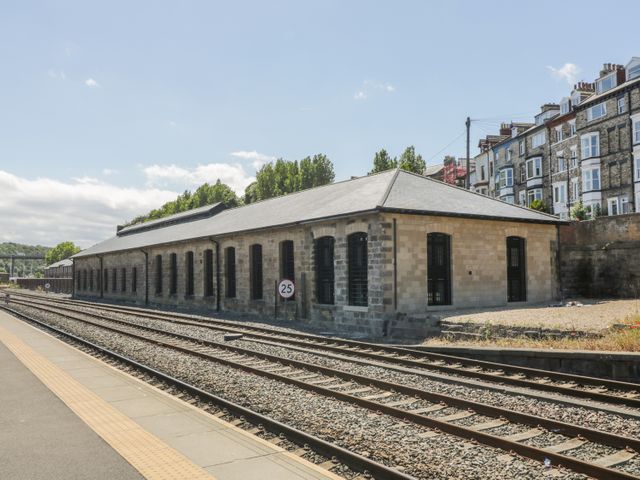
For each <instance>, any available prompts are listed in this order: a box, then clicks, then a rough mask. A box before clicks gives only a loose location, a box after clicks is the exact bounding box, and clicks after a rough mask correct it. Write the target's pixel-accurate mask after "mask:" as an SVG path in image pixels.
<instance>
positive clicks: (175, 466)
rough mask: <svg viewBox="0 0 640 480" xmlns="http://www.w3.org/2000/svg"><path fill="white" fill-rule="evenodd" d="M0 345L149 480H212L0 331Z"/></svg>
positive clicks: (6, 332)
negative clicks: (9, 351) (0, 343)
mask: <svg viewBox="0 0 640 480" xmlns="http://www.w3.org/2000/svg"><path fill="white" fill-rule="evenodd" d="M0 341H2V343H4V344H5V345H6V346H7V348H8V349H9V350H11V352H13V354H14V355H15V356H16V357H17V358H18V359H19V360H20V362H22V363H23V364H24V365H25V366H26V367H27V368H28V369H29V370H30V371H31V372H32V373H33V374H34V375H35V376H36V377H37V378H38V379H40V381H41V382H42V383H44V384H45V385H46V386H47V387H48V388H49V390H51V391H52V392H53V393H54V394H55V395H56V396H57V397H58V398H60V400H62V401H63V402H64V403H65V404H66V405H67V406H68V407H69V408H70V409H71V410H72V411H73V412H74V413H75V414H76V415H77V416H78V417H80V419H81V420H82V421H84V423H86V424H87V425H88V426H89V427H90V428H91V429H92V430H93V431H94V432H96V433H97V434H98V435H99V436H100V437H102V438H103V439H104V441H105V442H107V443H108V444H109V445H111V447H112V448H113V449H114V450H116V451H117V452H118V453H119V454H120V455H121V456H122V457H123V458H124V459H125V460H126V461H127V462H129V463H130V464H131V465H132V466H133V467H134V468H135V469H136V470H138V471H139V472H140V474H141V475H142V476H144V477H145V478H147V479H149V480H199V479H203V480H204V479H206V480H212V479H214V478H215V477H213V476H212V475H211V474H209V473H207V472H206V471H205V470H203V469H202V468H200V467H199V466H197V465H195V464H194V463H192V462H191V461H190V460H189V459H187V458H186V457H184V456H183V455H181V454H180V453H179V452H177V451H176V450H174V449H173V448H171V447H169V446H168V445H167V444H165V443H164V442H162V441H161V440H159V439H158V438H157V437H155V436H154V435H152V434H150V433H149V432H147V431H146V430H144V429H143V428H142V427H140V425H138V424H137V423H136V422H134V421H133V420H131V419H130V418H129V417H127V416H125V415H123V414H122V413H120V412H119V411H118V410H116V409H115V408H113V407H112V406H111V405H109V404H108V403H107V402H105V401H104V400H102V399H101V398H100V397H98V396H97V395H96V394H95V393H93V392H91V391H90V390H88V389H87V388H86V387H84V386H83V385H82V384H80V383H79V382H78V381H77V380H75V379H74V378H72V377H71V376H70V375H69V374H67V373H66V372H64V371H63V370H61V369H60V368H59V367H57V366H55V365H54V364H52V363H51V362H50V361H49V360H47V359H46V358H45V357H43V356H42V355H40V354H39V353H37V352H36V351H35V350H33V349H32V348H31V347H29V346H28V345H26V344H25V343H24V342H22V340H20V339H19V338H18V337H16V336H15V335H13V334H12V333H10V332H8V331H7V330H5V329H4V328H2V327H0Z"/></svg>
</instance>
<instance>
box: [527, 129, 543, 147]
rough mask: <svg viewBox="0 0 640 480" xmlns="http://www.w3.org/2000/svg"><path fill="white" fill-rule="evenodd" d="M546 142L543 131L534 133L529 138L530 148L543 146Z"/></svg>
mask: <svg viewBox="0 0 640 480" xmlns="http://www.w3.org/2000/svg"><path fill="white" fill-rule="evenodd" d="M546 141H547V135H546V132H545V131H544V130H542V131H541V132H538V133H536V134H535V135H533V136H532V137H531V148H538V147H541V146H542V145H544V144H545V142H546Z"/></svg>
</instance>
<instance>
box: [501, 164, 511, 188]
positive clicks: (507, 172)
mask: <svg viewBox="0 0 640 480" xmlns="http://www.w3.org/2000/svg"><path fill="white" fill-rule="evenodd" d="M505 187H513V168H504V169H502V170H500V188H505Z"/></svg>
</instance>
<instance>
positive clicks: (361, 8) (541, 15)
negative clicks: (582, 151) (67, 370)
mask: <svg viewBox="0 0 640 480" xmlns="http://www.w3.org/2000/svg"><path fill="white" fill-rule="evenodd" d="M638 18H640V2H637V1H618V2H610V3H602V2H595V1H589V0H581V1H562V2H559V1H557V0H554V1H547V0H539V1H537V2H507V1H477V0H476V1H471V0H469V1H451V0H447V1H414V2H412V1H389V2H382V1H380V2H370V1H368V2H365V1H348V2H345V1H332V0H322V1H317V2H300V1H297V2H295V1H276V0H272V1H268V2H267V1H255V2H249V1H234V2H217V1H180V2H175V1H171V2H169V1H162V0H155V1H143V0H139V1H138V0H137V1H135V2H131V1H119V0H110V1H109V2H97V1H86V0H83V1H64V0H59V1H39V2H36V1H29V0H22V1H20V2H0V65H1V66H2V67H1V68H2V74H1V75H0V242H2V241H13V242H20V243H29V244H43V245H47V246H53V245H55V244H57V243H58V242H61V241H65V240H71V241H74V242H75V243H76V244H78V245H80V246H81V247H83V248H84V247H88V246H90V245H92V244H94V243H96V242H98V241H100V240H102V239H105V238H107V237H109V236H112V235H113V234H114V233H115V228H116V225H117V224H118V223H123V222H126V221H128V220H130V219H132V218H133V217H135V216H137V215H140V214H143V213H146V212H147V211H148V210H150V209H152V208H157V207H159V206H160V205H161V204H163V203H164V202H166V201H169V200H172V199H174V198H175V197H176V195H177V194H178V193H180V192H183V191H184V190H187V189H188V190H193V189H195V188H197V186H199V185H200V184H202V183H204V182H215V181H216V180H217V179H218V178H219V179H220V180H221V181H223V182H225V183H227V184H229V185H230V186H231V187H232V188H233V189H234V190H235V191H236V192H237V193H238V194H241V193H242V192H243V191H244V188H245V187H246V186H247V185H248V184H249V183H250V182H251V181H253V180H254V179H255V172H256V169H257V168H259V167H260V166H261V165H263V164H264V163H265V162H269V161H272V160H274V159H276V158H284V159H287V160H296V159H298V160H299V159H301V158H304V157H305V156H308V155H313V154H316V153H324V154H326V155H327V156H328V157H329V158H330V159H331V160H332V161H333V164H334V167H335V172H336V179H337V180H342V179H346V178H349V177H350V176H352V175H363V174H365V173H366V172H367V171H368V170H370V168H371V163H372V158H373V155H374V153H375V152H376V151H378V150H380V149H381V148H385V149H386V150H387V151H388V152H389V153H390V154H391V155H394V156H395V155H400V153H401V152H402V151H403V150H404V148H405V147H407V146H409V145H414V146H415V147H416V151H417V152H418V153H420V154H421V155H422V156H423V157H424V158H425V160H426V161H427V163H428V164H436V163H440V162H441V161H442V158H443V157H444V155H447V154H449V155H454V156H458V157H462V156H464V155H465V136H464V123H465V119H466V117H467V116H470V117H471V118H472V124H471V125H472V127H471V152H472V155H474V154H475V153H476V152H477V141H478V138H479V137H481V136H484V135H486V134H489V133H495V132H496V131H497V128H498V125H499V123H500V121H511V120H513V121H530V120H532V118H533V115H535V113H537V111H538V110H539V107H540V105H542V104H543V103H546V102H557V101H559V100H560V98H562V97H563V96H567V95H568V94H569V92H570V90H571V85H573V83H575V82H576V81H579V80H587V81H593V80H594V79H595V78H596V77H597V75H598V71H599V69H600V68H601V66H602V64H603V63H620V64H626V63H627V62H628V61H629V60H630V59H631V57H633V56H640V42H639V41H638V39H639V38H640V37H639V36H638V28H637V23H638Z"/></svg>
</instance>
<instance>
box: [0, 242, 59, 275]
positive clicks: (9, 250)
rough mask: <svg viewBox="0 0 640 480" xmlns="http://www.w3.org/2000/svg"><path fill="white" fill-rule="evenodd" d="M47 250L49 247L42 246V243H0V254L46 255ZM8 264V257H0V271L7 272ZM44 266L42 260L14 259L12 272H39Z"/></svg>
mask: <svg viewBox="0 0 640 480" xmlns="http://www.w3.org/2000/svg"><path fill="white" fill-rule="evenodd" d="M48 250H49V247H43V246H42V245H23V244H20V243H13V242H4V243H0V255H19V254H23V255H46V254H47V251H48ZM10 266H11V260H10V259H8V258H7V259H3V258H0V272H7V273H9V270H10ZM44 267H45V262H44V260H25V261H22V260H16V262H15V272H14V273H15V274H17V275H25V274H28V273H30V272H34V273H36V272H41V271H42V270H43V269H44Z"/></svg>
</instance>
